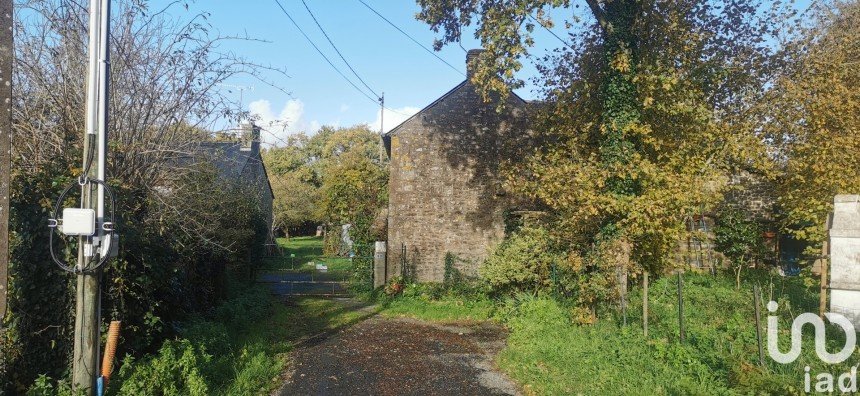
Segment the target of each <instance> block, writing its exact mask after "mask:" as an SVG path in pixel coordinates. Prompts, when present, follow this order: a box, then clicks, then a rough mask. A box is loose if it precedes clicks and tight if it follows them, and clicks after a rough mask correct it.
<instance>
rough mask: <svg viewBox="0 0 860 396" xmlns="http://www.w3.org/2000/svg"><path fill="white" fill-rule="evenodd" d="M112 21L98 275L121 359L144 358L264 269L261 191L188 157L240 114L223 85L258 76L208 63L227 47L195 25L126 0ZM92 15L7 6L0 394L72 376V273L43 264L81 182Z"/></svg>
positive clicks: (178, 348) (77, 9)
mask: <svg viewBox="0 0 860 396" xmlns="http://www.w3.org/2000/svg"><path fill="white" fill-rule="evenodd" d="M174 7H175V8H174ZM167 8H168V9H171V8H174V9H176V10H178V9H179V8H181V6H180V5H179V4H176V3H173V4H171V5H168V6H167ZM112 9H113V14H114V18H116V20H118V21H121V22H120V23H116V24H115V25H114V26H115V28H114V29H113V30H112V41H111V46H112V51H114V54H121V56H117V57H115V58H114V59H113V61H112V62H111V66H112V73H111V77H112V84H110V88H111V103H110V114H111V117H110V125H109V128H108V129H109V130H110V139H111V140H110V143H109V145H110V150H111V153H112V155H111V157H110V158H109V161H107V174H108V175H109V180H107V182H108V183H109V184H110V185H111V186H112V187H113V189H114V190H115V191H116V193H117V208H116V212H117V215H118V217H119V218H118V225H117V227H118V228H117V230H118V233H119V234H120V235H121V238H122V239H121V240H122V242H121V250H120V255H119V257H118V258H117V259H116V260H114V261H113V262H112V263H111V264H110V265H109V266H108V267H106V270H105V272H104V274H103V283H102V284H103V285H104V286H103V291H102V293H103V294H102V296H103V297H102V309H103V317H104V319H105V320H121V321H122V322H123V331H122V340H121V343H120V345H119V351H118V352H119V354H120V355H125V354H129V355H131V356H136V357H139V356H143V355H144V354H145V353H148V352H154V351H157V350H158V348H159V346H160V345H161V344H162V341H163V340H164V339H166V338H171V337H173V336H174V335H175V334H176V326H177V323H180V322H182V321H185V320H187V318H188V317H189V316H193V315H195V314H199V313H201V312H207V311H209V310H211V309H212V308H213V306H214V305H215V304H217V303H218V302H219V301H221V300H223V299H224V297H225V296H226V295H227V288H228V285H229V284H230V283H233V284H234V285H237V284H241V283H243V282H247V280H248V279H249V278H250V277H251V276H252V275H253V273H254V271H255V269H256V266H257V265H258V264H259V262H260V260H259V257H258V254H259V253H260V251H261V249H260V246H262V243H263V238H265V236H266V232H267V228H268V227H267V225H266V224H265V220H264V219H265V216H264V215H263V213H262V212H261V204H260V202H257V199H256V197H257V194H256V193H249V192H248V191H246V190H245V189H244V186H241V185H237V184H234V183H232V182H230V181H226V180H223V179H221V178H220V177H219V174H218V172H217V170H216V169H214V167H213V166H212V165H211V164H209V163H208V161H206V160H204V158H200V157H199V156H198V155H197V154H198V151H197V146H198V145H199V143H201V142H202V141H205V140H207V139H209V138H210V134H209V133H208V132H207V131H206V127H207V126H208V125H209V124H208V123H210V122H212V121H213V119H215V118H219V117H224V116H226V117H227V118H231V117H232V116H234V115H235V114H233V112H232V111H230V110H229V109H231V108H235V107H234V106H233V105H232V103H230V101H229V100H228V99H227V98H225V97H224V96H222V95H221V93H220V92H218V90H217V86H218V85H219V84H220V83H222V82H223V81H225V80H226V79H228V78H230V77H232V76H235V75H237V74H246V75H251V76H256V75H258V72H259V69H260V68H259V67H258V66H256V65H254V64H251V63H248V62H246V61H244V60H241V59H237V58H235V57H233V56H232V55H230V54H223V53H219V52H217V51H212V48H213V46H215V45H216V43H217V42H219V41H220V40H223V39H224V38H223V37H217V36H216V35H215V33H213V32H211V31H209V30H208V29H207V28H206V27H205V26H203V25H201V24H199V23H197V22H196V20H197V19H198V18H196V17H195V16H194V15H176V16H174V17H168V16H167V14H166V12H167V11H168V10H165V12H157V11H161V10H160V9H159V10H157V11H156V10H150V9H149V5H148V3H146V2H137V1H126V0H120V1H114V2H113V6H112ZM87 10H88V6H87V4H86V2H81V1H77V0H71V1H66V0H64V1H55V0H35V1H24V2H15V18H14V21H15V51H14V56H15V65H14V69H15V72H14V75H13V79H14V81H13V82H14V83H13V84H12V89H13V97H14V100H15V102H14V104H13V110H14V114H13V131H12V135H13V167H12V169H13V175H12V183H13V185H12V194H11V201H12V208H11V211H10V215H11V235H10V239H11V244H12V247H13V250H12V252H11V265H10V281H11V282H10V290H9V303H10V306H9V308H10V313H11V314H10V315H8V316H7V317H6V318H5V320H6V322H5V323H4V324H3V325H4V326H3V327H4V331H3V334H2V339H0V393H4V392H5V393H12V394H14V393H21V392H24V391H25V390H27V388H29V387H30V386H31V385H32V384H33V383H34V381H35V380H36V378H37V377H38V376H39V375H46V376H48V377H51V378H55V379H57V378H64V377H65V376H66V375H67V374H68V372H69V370H70V367H69V363H70V362H71V356H70V355H71V349H72V343H73V337H72V325H73V318H72V312H73V310H74V298H73V290H74V277H73V276H72V275H70V274H66V273H63V272H62V271H60V270H59V269H58V268H57V267H56V266H55V265H54V263H53V262H52V261H51V259H50V257H49V254H48V229H47V228H46V227H45V224H47V219H48V217H49V216H50V210H51V206H52V204H53V203H54V200H55V199H56V198H57V197H58V195H59V192H60V190H62V189H63V188H65V186H67V185H68V184H69V183H72V182H73V181H74V179H75V178H76V177H77V176H78V175H79V174H80V173H81V171H82V170H81V162H82V156H81V151H82V148H81V145H82V141H81V140H82V139H81V138H82V135H83V127H84V116H85V114H84V113H85V112H84V111H83V110H82V109H84V108H85V106H84V95H83V91H84V90H83V89H82V88H81V87H84V86H85V81H84V78H85V76H86V73H85V70H84V68H85V67H86V64H87V62H86V51H85V49H86V46H87V44H86V43H87V40H88V34H87V29H88V27H87V25H86V21H87V17H86V12H87ZM271 71H272V72H277V71H276V70H271ZM175 76H183V78H173V77H175ZM132 98H133V99H132ZM73 196H74V194H73ZM73 204H74V197H72V198H71V199H70V200H69V201H68V202H66V205H70V206H71V205H73ZM59 239H60V238H55V242H56V243H57V245H56V246H55V248H56V249H57V250H58V251H60V252H61V255H63V256H64V257H65V258H66V259H67V260H73V258H74V256H75V255H76V251H77V245H76V242H75V241H74V240H72V239H71V238H69V239H68V240H65V241H60V240H59ZM182 348H183V346H182V345H180V344H175V345H174V349H175V352H176V353H180V352H182ZM166 353H167V352H166ZM42 382H45V380H44V379H43V380H42Z"/></svg>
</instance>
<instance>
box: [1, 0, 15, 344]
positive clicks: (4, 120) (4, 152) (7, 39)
mask: <svg viewBox="0 0 860 396" xmlns="http://www.w3.org/2000/svg"><path fill="white" fill-rule="evenodd" d="M0 18H3V22H2V23H0V90H2V92H3V93H2V94H0V98H2V99H3V100H0V328H3V318H4V317H5V316H6V305H7V304H6V293H7V291H8V286H9V284H8V281H9V182H10V180H11V179H10V178H11V176H10V174H11V173H12V152H11V150H12V63H13V60H14V58H15V56H14V53H13V47H12V0H0Z"/></svg>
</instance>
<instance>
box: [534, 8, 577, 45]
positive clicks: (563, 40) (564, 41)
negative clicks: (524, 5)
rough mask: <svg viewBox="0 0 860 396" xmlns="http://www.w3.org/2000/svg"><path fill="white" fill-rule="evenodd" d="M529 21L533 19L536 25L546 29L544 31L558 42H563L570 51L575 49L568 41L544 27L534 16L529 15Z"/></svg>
mask: <svg viewBox="0 0 860 396" xmlns="http://www.w3.org/2000/svg"><path fill="white" fill-rule="evenodd" d="M529 19H531V20H532V21H534V22H535V23H537V24H538V25H540V27H542V28H544V30H546V31H547V32H549V34H551V35H553V36H554V37H555V38H557V39H558V41H561V42H562V44H564V46H565V47H567V48H570V49H574V48H573V47H572V46H571V45H570V44H568V43H567V41H566V40H565V39H563V38H561V37H559V35H557V34H555V32H553V31H552V30H551V29H550V28H548V27H546V26H544V24H543V23H541V21H538V20H537V19H535V17H533V16H531V15H529Z"/></svg>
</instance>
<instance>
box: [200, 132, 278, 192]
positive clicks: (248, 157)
mask: <svg viewBox="0 0 860 396" xmlns="http://www.w3.org/2000/svg"><path fill="white" fill-rule="evenodd" d="M197 151H198V152H199V153H201V154H202V155H204V156H206V157H207V158H208V159H209V160H210V161H212V164H213V165H214V166H215V168H216V169H218V172H219V173H220V174H221V176H223V177H226V178H233V179H238V178H239V177H240V176H241V175H242V171H243V170H244V169H245V167H246V166H248V163H249V162H252V161H253V162H256V163H259V165H260V166H261V167H262V168H263V173H264V174H265V176H266V183H268V186H269V194H271V195H272V197H273V198H274V190H273V189H272V182H271V180H269V172H268V171H267V170H266V165H265V164H264V163H263V159H262V157H260V153H259V151H255V150H242V144H241V143H240V142H201V143H200V145H199V146H198V147H197Z"/></svg>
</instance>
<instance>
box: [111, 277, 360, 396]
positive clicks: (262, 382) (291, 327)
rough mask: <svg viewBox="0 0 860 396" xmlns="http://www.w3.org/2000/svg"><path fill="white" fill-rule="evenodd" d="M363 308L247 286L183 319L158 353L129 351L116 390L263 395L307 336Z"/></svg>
mask: <svg viewBox="0 0 860 396" xmlns="http://www.w3.org/2000/svg"><path fill="white" fill-rule="evenodd" d="M360 308H361V306H359V305H355V304H351V303H342V302H338V301H335V300H326V299H315V298H307V299H301V300H296V301H294V302H292V303H282V302H279V301H275V300H274V299H273V298H272V297H270V296H269V295H268V293H267V292H266V291H265V290H264V289H262V288H258V287H254V288H250V289H246V290H243V291H242V292H240V293H238V295H237V296H235V297H233V298H231V299H230V300H228V301H226V302H225V303H224V304H222V305H221V306H219V307H218V308H217V309H216V310H215V313H214V314H213V315H212V316H211V317H207V318H195V319H193V320H190V321H188V322H186V323H183V324H182V326H181V327H180V330H179V336H178V337H176V338H175V339H171V340H168V341H165V342H164V344H163V345H162V347H161V349H160V350H159V352H158V353H157V354H154V355H148V356H145V357H143V358H141V359H132V358H130V357H127V358H126V359H125V360H124V362H123V365H122V367H121V369H120V371H119V375H117V376H116V379H115V380H114V381H113V382H112V383H111V386H110V388H109V391H110V393H111V394H149V395H153V394H159V395H254V394H257V395H263V394H270V393H271V392H272V391H273V390H274V389H275V388H276V387H277V386H278V385H279V383H280V376H281V374H282V372H283V370H284V368H285V365H286V363H287V356H288V353H289V352H290V351H291V350H292V348H293V346H294V345H295V344H296V343H297V342H300V341H301V340H303V339H306V338H308V337H312V336H314V335H316V334H319V333H323V332H325V331H329V330H332V329H335V328H338V327H342V326H345V325H349V324H352V323H355V322H357V321H358V320H361V319H362V318H363V317H364V316H366V315H367V312H366V311H363V310H361V309H360Z"/></svg>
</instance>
